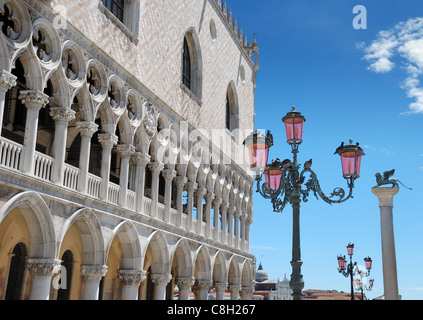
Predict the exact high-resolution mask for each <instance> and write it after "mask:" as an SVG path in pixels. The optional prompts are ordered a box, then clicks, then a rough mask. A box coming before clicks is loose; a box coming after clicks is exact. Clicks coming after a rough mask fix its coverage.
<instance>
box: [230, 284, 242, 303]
mask: <svg viewBox="0 0 423 320" xmlns="http://www.w3.org/2000/svg"><path fill="white" fill-rule="evenodd" d="M240 289H241V286H240V285H239V284H230V285H229V292H230V293H231V300H238V295H239V290H240Z"/></svg>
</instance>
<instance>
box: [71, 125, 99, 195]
mask: <svg viewBox="0 0 423 320" xmlns="http://www.w3.org/2000/svg"><path fill="white" fill-rule="evenodd" d="M76 127H77V128H78V130H79V134H80V135H81V150H80V153H79V179H78V191H79V192H82V193H87V192H88V169H89V165H90V149H91V138H92V136H93V134H94V133H95V132H97V130H98V125H96V124H95V123H94V122H90V121H87V122H77V123H76Z"/></svg>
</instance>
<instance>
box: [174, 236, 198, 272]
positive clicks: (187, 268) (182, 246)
mask: <svg viewBox="0 0 423 320" xmlns="http://www.w3.org/2000/svg"><path fill="white" fill-rule="evenodd" d="M171 261H172V265H173V266H175V271H176V274H175V276H176V277H180V278H191V277H192V276H193V275H194V266H193V261H192V254H191V248H190V246H189V243H188V241H187V239H185V238H182V239H180V240H179V241H178V242H177V243H176V245H175V249H174V251H173V252H172V257H171Z"/></svg>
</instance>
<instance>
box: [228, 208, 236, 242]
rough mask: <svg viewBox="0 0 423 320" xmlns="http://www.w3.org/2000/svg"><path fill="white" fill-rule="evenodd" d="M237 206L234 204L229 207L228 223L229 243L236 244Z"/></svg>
mask: <svg viewBox="0 0 423 320" xmlns="http://www.w3.org/2000/svg"><path fill="white" fill-rule="evenodd" d="M235 210H236V208H235V207H234V206H231V205H230V206H229V208H228V225H229V232H228V244H229V245H233V244H234V241H233V239H234V213H235Z"/></svg>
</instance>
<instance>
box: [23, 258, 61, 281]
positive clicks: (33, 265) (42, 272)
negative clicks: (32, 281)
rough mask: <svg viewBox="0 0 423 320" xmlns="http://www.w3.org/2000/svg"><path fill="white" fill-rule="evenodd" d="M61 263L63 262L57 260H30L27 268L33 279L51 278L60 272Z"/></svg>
mask: <svg viewBox="0 0 423 320" xmlns="http://www.w3.org/2000/svg"><path fill="white" fill-rule="evenodd" d="M60 263H61V260H55V259H49V260H46V259H29V260H28V264H27V267H28V270H29V273H30V274H31V276H33V277H34V276H36V277H51V276H52V275H53V274H55V273H57V272H58V271H59V269H60Z"/></svg>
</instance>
